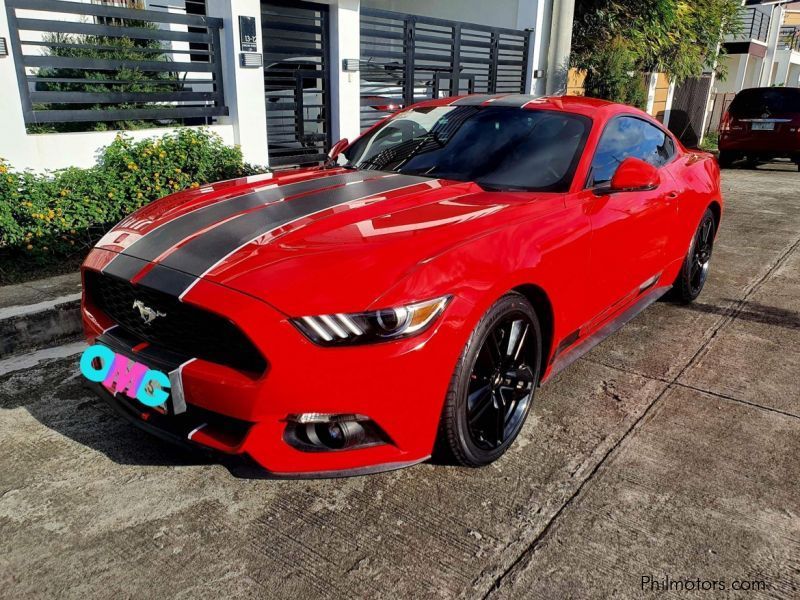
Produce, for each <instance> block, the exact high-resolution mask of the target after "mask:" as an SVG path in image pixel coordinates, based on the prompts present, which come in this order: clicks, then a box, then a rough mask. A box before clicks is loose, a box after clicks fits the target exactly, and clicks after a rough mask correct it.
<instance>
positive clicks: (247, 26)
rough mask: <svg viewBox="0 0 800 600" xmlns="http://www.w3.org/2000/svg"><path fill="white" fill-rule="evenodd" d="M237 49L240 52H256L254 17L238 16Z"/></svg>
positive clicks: (256, 37)
mask: <svg viewBox="0 0 800 600" xmlns="http://www.w3.org/2000/svg"><path fill="white" fill-rule="evenodd" d="M239 49H240V50H241V51H242V52H258V35H257V34H256V18H255V17H243V16H241V15H239Z"/></svg>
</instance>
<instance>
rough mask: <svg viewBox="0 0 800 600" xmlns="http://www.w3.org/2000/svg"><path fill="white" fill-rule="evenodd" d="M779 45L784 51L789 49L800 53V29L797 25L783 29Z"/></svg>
mask: <svg viewBox="0 0 800 600" xmlns="http://www.w3.org/2000/svg"><path fill="white" fill-rule="evenodd" d="M778 45H779V47H780V48H782V49H784V50H785V49H787V48H788V49H790V50H795V51H796V52H800V27H797V26H796V25H785V26H783V27H781V31H780V37H779V38H778Z"/></svg>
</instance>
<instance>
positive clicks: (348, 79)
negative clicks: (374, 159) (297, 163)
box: [330, 0, 361, 144]
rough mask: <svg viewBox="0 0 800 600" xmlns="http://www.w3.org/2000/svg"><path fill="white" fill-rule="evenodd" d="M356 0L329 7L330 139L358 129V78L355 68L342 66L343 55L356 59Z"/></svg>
mask: <svg viewBox="0 0 800 600" xmlns="http://www.w3.org/2000/svg"><path fill="white" fill-rule="evenodd" d="M360 26H361V23H360V12H359V0H339V1H338V2H335V3H333V4H332V5H331V7H330V39H331V53H330V81H331V89H330V98H331V123H330V126H331V129H330V131H331V141H332V143H333V144H335V143H336V142H337V141H338V140H340V139H341V138H347V139H349V140H350V141H352V140H354V139H355V138H357V137H358V135H359V133H360V132H361V122H360V116H361V115H360V112H361V111H360V106H361V95H360V94H361V78H360V74H359V73H358V72H357V71H356V72H354V73H352V72H351V73H347V72H345V71H344V69H343V67H342V62H343V60H344V59H345V58H355V59H358V58H359V57H360V56H361V49H360Z"/></svg>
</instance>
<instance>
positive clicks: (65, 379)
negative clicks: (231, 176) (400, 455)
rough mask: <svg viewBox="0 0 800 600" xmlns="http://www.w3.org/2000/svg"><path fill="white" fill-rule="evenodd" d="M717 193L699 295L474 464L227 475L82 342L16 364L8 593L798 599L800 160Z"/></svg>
mask: <svg viewBox="0 0 800 600" xmlns="http://www.w3.org/2000/svg"><path fill="white" fill-rule="evenodd" d="M724 187H725V191H726V198H727V201H728V212H727V214H726V216H725V220H724V223H723V228H722V231H721V234H720V238H719V241H718V244H717V246H716V249H715V255H714V259H713V263H712V270H711V275H710V278H709V281H708V285H707V287H706V290H705V291H704V293H703V295H702V296H701V297H700V299H699V301H698V302H697V303H696V304H694V305H693V306H691V307H678V306H674V305H671V304H668V303H664V302H659V303H656V304H655V305H654V306H652V307H651V308H649V309H648V310H647V311H646V312H645V313H644V314H642V315H640V316H639V317H638V318H637V319H635V320H634V321H633V322H631V323H630V324H628V325H627V326H626V327H625V328H624V329H623V330H622V331H620V332H619V333H617V334H616V335H614V336H613V337H612V338H610V339H609V340H607V341H606V342H604V343H603V344H601V345H600V346H598V347H597V348H596V349H595V350H593V351H592V352H591V353H590V354H588V355H587V356H586V357H585V358H583V359H582V360H580V361H579V362H578V363H576V364H574V365H573V366H572V367H571V368H570V369H568V370H567V371H566V372H564V373H562V374H561V375H560V376H559V377H557V378H556V379H555V380H554V381H553V382H552V383H550V384H548V385H546V386H545V387H544V388H542V389H541V390H540V393H539V394H538V395H537V403H536V405H535V407H534V409H533V412H532V414H531V417H530V418H529V420H528V423H527V424H526V426H525V428H524V430H523V432H522V434H521V436H520V438H519V439H518V441H517V443H516V444H515V445H514V447H513V448H512V450H511V451H510V452H509V454H508V455H507V456H506V457H505V458H503V459H502V460H500V461H499V462H498V463H496V464H495V465H493V466H490V467H488V468H486V469H482V470H468V469H462V468H455V467H447V466H436V465H429V464H425V465H420V466H417V467H414V468H411V469H407V470H404V471H398V472H394V473H389V474H383V475H376V476H370V477H359V478H354V479H339V480H322V481H268V480H266V481H265V480H246V479H237V478H235V477H233V476H232V475H231V474H230V473H229V471H228V470H227V469H225V468H223V467H222V466H219V465H215V464H207V463H203V462H202V461H201V462H197V460H196V459H194V458H192V457H191V456H187V455H184V454H181V453H180V452H178V451H176V450H174V449H173V448H172V447H170V446H168V445H166V444H164V443H162V442H159V441H158V440H155V439H152V438H150V437H148V436H147V435H146V434H144V433H141V432H139V431H138V430H136V429H134V428H133V427H131V426H129V425H128V424H126V423H124V422H122V421H120V420H119V419H118V418H117V417H116V416H115V415H113V414H112V413H111V412H110V410H109V409H107V408H106V407H105V406H104V405H103V404H101V403H100V402H99V401H97V400H96V399H95V398H94V397H92V396H90V395H88V394H87V393H86V392H84V391H83V389H82V388H81V381H80V378H79V375H77V366H76V364H77V357H76V356H72V357H69V358H61V359H49V360H47V361H45V362H41V363H39V364H38V365H34V366H30V367H29V368H22V369H20V368H19V367H21V366H24V364H22V363H20V362H19V361H16V362H15V363H13V365H16V368H18V369H19V370H16V371H14V372H12V373H9V374H6V375H5V376H2V377H0V449H2V451H1V452H0V597H4V598H23V597H48V598H49V597H55V596H58V597H68V598H86V597H90V598H96V597H97V598H111V597H113V598H126V597H134V596H135V597H137V598H142V597H147V598H150V597H152V598H165V597H176V598H194V597H198V596H206V597H233V596H241V597H259V598H329V597H330V598H335V597H358V598H371V599H374V598H410V597H415V598H436V597H441V598H453V597H468V598H482V597H488V598H522V597H524V598H609V597H612V596H613V597H620V598H639V597H642V596H643V595H644V596H647V595H651V596H653V597H655V596H659V595H661V593H663V592H661V593H659V592H656V591H652V590H656V589H657V588H656V587H653V586H654V585H656V584H657V585H658V586H662V587H663V586H665V585H666V586H668V587H669V586H670V585H671V586H672V587H669V591H668V592H667V593H666V596H668V597H673V598H678V597H684V596H686V597H694V596H695V595H701V596H703V597H748V598H749V597H763V598H767V597H769V598H797V597H799V596H800V174H798V173H797V172H796V170H795V169H794V168H791V169H789V168H788V167H787V168H783V167H780V166H778V167H762V168H760V169H759V170H757V171H741V170H734V171H726V172H725V173H724ZM623 243H624V241H623ZM71 350H72V351H75V350H76V348H74V347H73V348H72V349H71ZM69 351H70V349H69V348H67V349H66V350H65V351H64V352H65V353H66V352H69ZM31 362H33V361H31ZM9 365H11V366H13V365H12V364H11V363H6V364H5V369H6V370H7V369H8V368H10V366H9ZM3 368H4V363H1V362H0V370H2V369H3ZM643 578H650V579H649V580H647V579H644V580H643ZM665 578H669V579H670V580H672V584H669V582H667V581H665ZM643 581H644V582H645V583H644V589H643ZM687 581H688V582H687ZM677 582H680V584H681V587H682V589H683V591H680V590H678V589H677V587H676V586H677ZM712 583H713V585H714V587H713V590H712V589H711V587H709V586H711V584H712ZM720 584H722V587H721V585H720ZM737 584H738V585H737ZM695 586H696V587H698V588H700V589H701V590H704V591H702V593H698V591H696V590H695V589H693V588H694V587H695ZM734 587H746V588H749V589H748V590H747V591H738V590H734V589H733V588H734ZM714 590H716V592H715V591H714Z"/></svg>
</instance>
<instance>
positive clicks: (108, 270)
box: [103, 254, 147, 281]
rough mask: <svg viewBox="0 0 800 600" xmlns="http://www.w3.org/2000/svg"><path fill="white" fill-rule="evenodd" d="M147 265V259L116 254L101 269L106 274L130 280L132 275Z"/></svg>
mask: <svg viewBox="0 0 800 600" xmlns="http://www.w3.org/2000/svg"><path fill="white" fill-rule="evenodd" d="M146 266H147V261H146V260H142V259H141V258H136V257H134V256H126V255H125V254H118V255H117V256H115V257H114V258H113V259H112V260H111V262H110V263H108V264H107V265H106V266H105V268H104V269H103V273H105V274H106V275H113V276H114V277H119V278H120V279H124V280H125V281H130V280H131V279H133V278H134V276H135V275H136V274H137V273H138V272H139V271H141V270H142V269H144V268H145V267H146Z"/></svg>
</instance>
